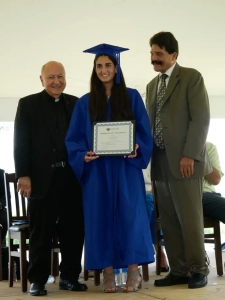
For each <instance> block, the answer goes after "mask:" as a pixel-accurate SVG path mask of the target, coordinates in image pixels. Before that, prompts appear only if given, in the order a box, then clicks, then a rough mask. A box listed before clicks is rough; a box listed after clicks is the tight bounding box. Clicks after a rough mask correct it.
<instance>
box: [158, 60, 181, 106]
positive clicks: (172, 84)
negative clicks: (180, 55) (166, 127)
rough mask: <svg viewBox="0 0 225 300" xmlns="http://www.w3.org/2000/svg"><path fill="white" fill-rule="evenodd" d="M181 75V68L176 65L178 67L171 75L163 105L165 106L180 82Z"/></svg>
mask: <svg viewBox="0 0 225 300" xmlns="http://www.w3.org/2000/svg"><path fill="white" fill-rule="evenodd" d="M179 73H180V66H179V65H178V64H176V66H175V67H174V69H173V72H172V74H171V77H170V80H169V82H168V86H167V89H166V93H165V95H164V97H163V103H162V105H164V104H165V102H166V101H167V100H168V98H169V96H170V95H171V94H172V92H173V90H174V88H175V86H176V85H177V83H178V81H179Z"/></svg>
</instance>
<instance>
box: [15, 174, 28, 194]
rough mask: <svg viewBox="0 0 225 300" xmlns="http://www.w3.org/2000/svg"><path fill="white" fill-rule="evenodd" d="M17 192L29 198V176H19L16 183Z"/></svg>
mask: <svg viewBox="0 0 225 300" xmlns="http://www.w3.org/2000/svg"><path fill="white" fill-rule="evenodd" d="M17 192H18V193H20V195H21V196H23V197H26V198H29V197H30V194H31V179H30V177H20V178H19V179H18V183H17Z"/></svg>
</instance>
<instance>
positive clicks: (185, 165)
mask: <svg viewBox="0 0 225 300" xmlns="http://www.w3.org/2000/svg"><path fill="white" fill-rule="evenodd" d="M180 173H181V175H182V177H184V178H185V177H186V178H189V177H191V175H193V174H194V159H193V158H190V157H187V156H183V157H182V158H181V161H180Z"/></svg>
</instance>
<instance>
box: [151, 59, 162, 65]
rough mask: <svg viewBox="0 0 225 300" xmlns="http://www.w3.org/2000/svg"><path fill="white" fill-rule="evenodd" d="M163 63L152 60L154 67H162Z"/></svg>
mask: <svg viewBox="0 0 225 300" xmlns="http://www.w3.org/2000/svg"><path fill="white" fill-rule="evenodd" d="M162 64H163V63H162V61H161V60H152V65H161V66H162Z"/></svg>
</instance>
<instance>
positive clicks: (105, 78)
mask: <svg viewBox="0 0 225 300" xmlns="http://www.w3.org/2000/svg"><path fill="white" fill-rule="evenodd" d="M95 72H96V74H97V76H98V78H99V79H100V80H101V82H102V83H103V84H104V83H112V84H113V78H114V76H115V74H116V67H115V65H114V64H113V62H112V61H111V60H110V59H109V57H108V56H99V57H98V58H97V60H96V62H95Z"/></svg>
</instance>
